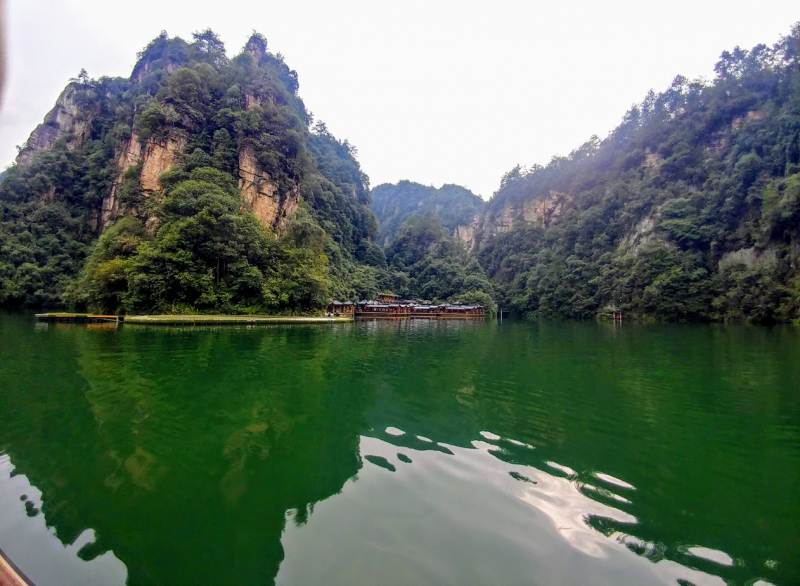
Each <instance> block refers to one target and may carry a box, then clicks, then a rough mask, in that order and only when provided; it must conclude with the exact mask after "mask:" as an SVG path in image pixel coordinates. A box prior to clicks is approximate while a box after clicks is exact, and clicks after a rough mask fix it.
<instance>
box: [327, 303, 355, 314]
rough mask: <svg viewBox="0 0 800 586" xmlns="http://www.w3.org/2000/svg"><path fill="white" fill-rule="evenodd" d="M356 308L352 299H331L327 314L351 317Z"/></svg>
mask: <svg viewBox="0 0 800 586" xmlns="http://www.w3.org/2000/svg"><path fill="white" fill-rule="evenodd" d="M355 310H356V304H355V303H353V302H352V301H332V302H331V303H330V305H328V315H331V316H334V317H339V316H344V317H353V314H354V313H355Z"/></svg>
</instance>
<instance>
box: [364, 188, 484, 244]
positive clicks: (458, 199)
mask: <svg viewBox="0 0 800 586" xmlns="http://www.w3.org/2000/svg"><path fill="white" fill-rule="evenodd" d="M372 197H373V203H372V210H373V211H374V212H375V215H376V216H377V218H378V221H379V222H380V226H381V230H380V234H379V241H380V242H384V243H387V244H388V243H389V242H391V241H392V240H394V239H395V238H396V237H397V236H398V234H399V233H400V230H401V228H402V226H403V224H404V223H405V222H406V221H408V220H409V219H410V218H412V217H421V216H423V215H425V214H426V213H428V212H433V213H435V214H436V215H437V216H438V217H439V219H440V220H441V222H442V225H443V226H444V227H445V228H447V229H448V230H449V231H450V232H451V233H452V232H453V231H454V230H455V229H456V227H458V226H468V225H469V224H470V223H471V222H472V221H473V219H474V218H475V217H476V216H478V214H480V212H481V211H482V210H483V208H484V205H485V204H484V201H483V200H482V199H481V198H480V197H478V196H477V195H475V194H474V193H472V192H471V191H469V190H468V189H465V188H463V187H461V186H459V185H443V186H442V187H440V188H439V189H436V188H435V187H429V186H425V185H420V184H419V183H413V182H411V181H399V182H398V183H397V185H390V184H384V185H379V186H378V187H376V188H375V189H374V190H373V192H372Z"/></svg>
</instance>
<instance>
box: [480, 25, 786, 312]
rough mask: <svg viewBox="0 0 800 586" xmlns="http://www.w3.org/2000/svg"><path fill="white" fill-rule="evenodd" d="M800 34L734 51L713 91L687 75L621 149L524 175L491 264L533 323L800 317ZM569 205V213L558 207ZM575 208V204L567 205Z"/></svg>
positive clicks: (627, 131)
mask: <svg viewBox="0 0 800 586" xmlns="http://www.w3.org/2000/svg"><path fill="white" fill-rule="evenodd" d="M798 42H800V26H795V27H794V28H793V29H792V34H791V35H790V36H789V37H786V38H784V39H782V40H781V42H779V43H778V44H777V45H775V46H774V47H772V48H768V47H766V46H764V45H759V46H757V47H755V48H754V49H752V50H751V51H745V50H742V49H740V48H736V50H734V51H733V52H730V53H729V52H725V53H723V55H722V58H721V59H720V62H719V63H718V64H717V67H716V72H717V78H716V79H715V80H714V81H713V82H711V83H706V82H703V81H695V82H689V81H688V80H686V79H685V78H683V77H680V76H678V77H677V78H676V79H675V81H674V82H673V83H672V85H671V86H670V88H669V89H667V90H666V91H665V92H663V93H661V94H655V93H653V92H651V93H650V94H648V96H647V97H646V98H645V100H644V101H643V102H642V103H641V104H639V105H637V106H634V107H633V108H632V109H631V110H630V111H629V112H628V113H627V114H626V116H625V118H624V119H623V122H622V124H620V126H618V127H617V128H616V129H615V130H614V131H613V132H612V133H611V134H610V135H609V137H608V138H607V139H605V140H603V141H600V140H598V139H596V137H593V138H592V139H591V140H590V141H589V142H587V143H586V144H584V145H582V146H581V147H580V148H578V149H576V150H575V151H573V152H572V153H570V155H569V156H566V157H556V158H554V159H553V161H552V162H551V163H550V164H549V165H547V167H534V168H532V169H530V170H523V169H521V168H519V167H518V168H515V169H513V170H512V171H511V172H509V173H508V174H507V175H506V176H505V177H504V178H503V182H502V184H501V188H500V190H499V191H498V192H497V193H496V194H495V196H494V198H493V199H492V200H491V201H490V202H489V203H488V205H487V209H486V213H485V223H486V225H488V226H493V225H497V224H498V223H499V221H500V218H501V216H503V214H507V213H508V212H509V211H511V212H512V216H513V215H514V214H516V216H517V217H518V218H519V216H521V213H520V211H519V210H521V209H522V207H523V206H525V205H527V206H529V207H528V209H531V206H533V208H535V209H544V210H549V213H550V215H547V214H545V215H544V217H541V218H537V219H535V220H534V221H532V222H527V221H523V220H522V219H521V218H519V219H518V220H517V221H516V222H515V223H514V224H513V226H511V229H510V230H504V231H497V232H493V231H491V230H490V231H488V232H487V233H484V234H482V235H481V240H480V243H479V247H478V252H477V257H478V258H479V259H480V262H481V264H482V266H483V268H484V269H485V270H486V273H487V274H488V275H489V277H490V278H491V280H492V282H493V284H494V285H495V287H496V289H497V291H498V293H497V295H498V297H499V298H500V300H501V302H502V303H503V304H504V306H506V305H510V306H511V307H513V308H514V309H516V310H517V311H519V312H520V313H524V314H532V315H537V316H561V317H573V318H591V317H595V316H597V315H602V314H604V313H605V312H606V311H607V308H608V307H610V306H613V307H614V308H618V309H621V310H622V311H623V312H625V313H627V314H628V315H629V316H632V317H636V316H639V317H642V318H646V319H659V320H726V319H746V320H751V321H756V322H762V323H769V322H775V321H792V320H797V319H798V316H800V303H798V288H797V283H798V282H799V281H800V279H799V278H798V275H799V274H800V232H799V229H798V226H800V222H799V221H800V176H798V171H800V63H798V60H797V51H796V47H797V46H798ZM558 201H561V202H562V203H561V204H558ZM559 206H560V207H559Z"/></svg>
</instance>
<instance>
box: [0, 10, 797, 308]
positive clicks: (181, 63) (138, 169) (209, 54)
mask: <svg viewBox="0 0 800 586" xmlns="http://www.w3.org/2000/svg"><path fill="white" fill-rule="evenodd" d="M297 92H298V80H297V74H296V72H294V71H293V70H291V69H290V68H289V67H288V66H287V65H286V63H285V61H284V59H283V57H282V56H281V55H280V54H273V53H270V52H269V51H268V50H267V42H266V39H265V38H264V37H263V36H261V35H259V34H254V35H253V37H252V38H251V39H250V40H249V41H248V43H247V44H246V45H245V48H244V50H243V51H242V52H241V53H239V54H238V55H236V56H235V57H233V58H230V59H229V58H228V57H227V54H226V52H225V48H224V46H223V45H222V43H221V42H220V41H219V39H218V37H217V36H216V35H215V34H214V33H213V32H211V31H203V32H200V33H196V34H195V35H194V36H193V40H192V42H187V41H184V40H182V39H180V38H169V37H168V36H167V35H166V33H162V35H160V36H159V37H158V38H156V39H155V40H153V41H152V42H151V43H150V44H149V45H148V46H147V47H146V48H145V49H144V51H143V52H142V53H141V54H140V55H139V61H138V63H137V65H136V67H135V68H134V71H133V74H132V76H131V78H130V79H120V78H106V77H103V78H100V79H97V80H95V79H91V78H89V76H88V75H86V74H85V73H83V72H82V74H81V75H80V76H78V77H77V78H76V79H75V80H73V81H72V82H71V83H70V85H69V86H68V87H67V90H65V93H64V94H63V95H62V98H60V101H59V104H60V105H57V107H60V108H62V114H63V112H66V113H67V114H69V115H68V116H66V115H60V116H59V117H56V118H58V120H61V121H63V120H67V121H69V123H70V124H71V125H72V126H70V128H71V130H70V131H69V132H67V131H64V128H63V127H59V123H56V122H54V120H56V118H53V117H51V118H48V119H46V120H45V124H44V125H43V126H41V127H40V128H38V129H37V130H36V131H35V132H34V134H33V135H31V140H29V144H28V145H26V146H25V147H24V148H23V149H22V151H21V154H20V159H19V163H18V164H16V165H14V166H12V167H11V168H10V169H8V170H7V171H6V172H5V174H4V175H3V177H2V183H1V184H0V306H5V307H18V306H31V307H58V306H64V305H68V306H73V307H77V308H82V307H85V308H89V309H96V310H103V311H120V312H148V313H156V312H184V311H187V312H188V311H208V312H211V311H216V312H219V311H222V312H243V313H252V312H292V311H304V312H305V311H316V310H319V309H320V308H322V307H324V305H325V304H326V303H327V301H329V300H330V299H332V298H336V297H338V298H350V299H353V298H359V299H364V298H370V297H373V296H374V295H375V294H376V293H377V292H378V291H381V290H390V289H393V290H395V292H397V293H400V294H401V295H403V296H406V297H414V298H424V299H430V300H442V301H444V300H459V299H460V300H464V301H481V302H483V303H485V304H487V305H491V301H492V299H494V300H498V301H499V302H500V303H501V304H502V306H503V307H510V308H513V309H514V310H515V311H516V312H517V313H519V314H520V315H529V316H538V317H569V318H595V317H598V316H603V315H605V314H607V313H608V312H609V311H610V310H612V309H613V310H619V311H622V312H624V313H625V314H626V315H627V316H629V317H632V318H641V319H656V320H731V319H736V320H739V319H744V320H750V321H754V322H761V323H771V322H787V321H796V320H798V319H800V24H798V25H795V26H794V27H793V28H792V29H791V32H790V34H789V35H787V36H786V37H783V38H781V39H780V40H779V42H778V43H776V44H775V45H773V46H771V47H770V46H767V45H758V46H756V47H754V48H753V49H751V50H744V49H741V48H738V47H737V48H735V49H734V50H733V51H730V52H729V51H726V52H724V53H723V54H722V56H721V58H720V61H719V62H718V63H717V65H716V67H715V77H714V78H713V80H710V81H707V80H695V81H690V80H687V79H686V78H684V77H682V76H678V77H676V78H675V80H674V81H673V83H672V84H671V85H670V86H669V88H667V89H666V90H665V91H664V92H662V93H658V94H656V93H654V92H652V91H651V92H650V93H649V94H648V95H647V96H646V97H645V99H644V100H643V101H642V103H641V104H637V105H635V106H633V107H632V108H631V109H630V110H629V111H628V112H627V113H626V114H625V116H624V118H623V120H622V123H621V124H620V125H619V126H618V127H617V128H615V129H614V130H613V131H612V132H611V133H610V134H609V135H608V137H606V138H605V139H602V140H601V139H598V138H597V137H592V138H591V139H590V140H589V141H587V142H586V143H585V144H583V145H581V146H580V147H579V148H577V149H576V150H574V151H573V152H572V153H570V154H569V155H567V156H562V157H554V158H553V159H552V161H551V162H550V163H549V164H548V165H547V166H544V167H542V166H537V165H534V166H532V167H531V168H527V169H524V168H520V167H517V168H515V169H512V170H511V171H510V172H508V173H507V174H506V175H505V176H504V177H503V180H502V182H501V185H500V187H499V189H498V191H497V192H496V193H495V194H494V196H493V197H492V199H491V200H490V201H489V202H486V203H484V202H483V201H482V200H481V199H480V198H478V197H477V196H475V195H474V194H472V193H470V192H469V191H468V190H466V189H464V188H461V187H458V186H455V185H445V186H444V187H442V188H441V189H435V188H433V187H426V186H422V185H419V184H416V183H412V182H408V181H402V182H400V183H398V184H397V185H381V186H379V187H377V188H376V189H375V190H374V191H373V192H372V193H370V191H369V182H368V178H367V176H366V175H365V174H364V173H363V172H362V170H361V168H360V166H359V163H358V161H357V160H356V158H355V154H356V152H355V149H354V148H353V147H352V145H350V144H349V143H348V142H347V141H340V140H337V139H336V138H335V137H333V136H332V135H331V134H330V133H329V132H328V130H327V128H326V127H325V125H324V124H322V123H317V124H314V123H313V120H312V116H311V114H310V113H309V112H308V111H307V110H306V108H305V105H304V103H303V102H302V100H301V99H300V98H299V96H298V93H297ZM82 124H83V126H82ZM370 204H372V210H374V212H375V213H374V214H373V211H371V210H370ZM376 215H377V218H376ZM378 220H380V226H379V223H378ZM379 244H380V245H379ZM381 245H382V246H383V248H382V247H381Z"/></svg>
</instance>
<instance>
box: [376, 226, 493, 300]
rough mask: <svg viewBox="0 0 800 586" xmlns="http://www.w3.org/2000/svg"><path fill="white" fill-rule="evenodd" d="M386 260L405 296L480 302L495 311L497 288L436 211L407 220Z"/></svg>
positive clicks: (394, 284) (393, 281) (397, 288)
mask: <svg viewBox="0 0 800 586" xmlns="http://www.w3.org/2000/svg"><path fill="white" fill-rule="evenodd" d="M386 260H387V261H388V262H389V270H390V273H391V277H392V285H393V288H394V291H395V292H396V293H398V294H400V295H402V296H403V297H405V298H408V299H436V300H447V301H462V302H465V303H479V304H481V305H484V306H485V307H486V308H487V311H488V313H490V314H492V313H494V302H493V300H492V295H493V292H494V291H493V288H492V285H491V283H489V280H488V279H487V278H486V274H485V273H484V271H483V269H482V268H481V266H480V264H478V260H477V259H476V258H475V257H474V256H470V255H468V253H467V249H466V247H465V246H464V244H463V243H462V242H461V241H459V240H457V239H456V238H453V237H452V236H451V234H450V231H449V230H448V229H447V228H446V227H445V226H444V225H443V224H442V221H441V220H440V219H439V218H438V217H437V216H436V215H435V214H433V213H432V212H428V213H427V214H425V215H424V216H421V217H416V216H414V217H411V218H409V219H408V220H407V221H406V222H405V224H404V226H403V229H402V230H401V231H400V234H399V235H398V237H397V238H396V239H395V240H394V241H393V242H392V244H391V245H390V246H389V247H388V248H387V249H386Z"/></svg>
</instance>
